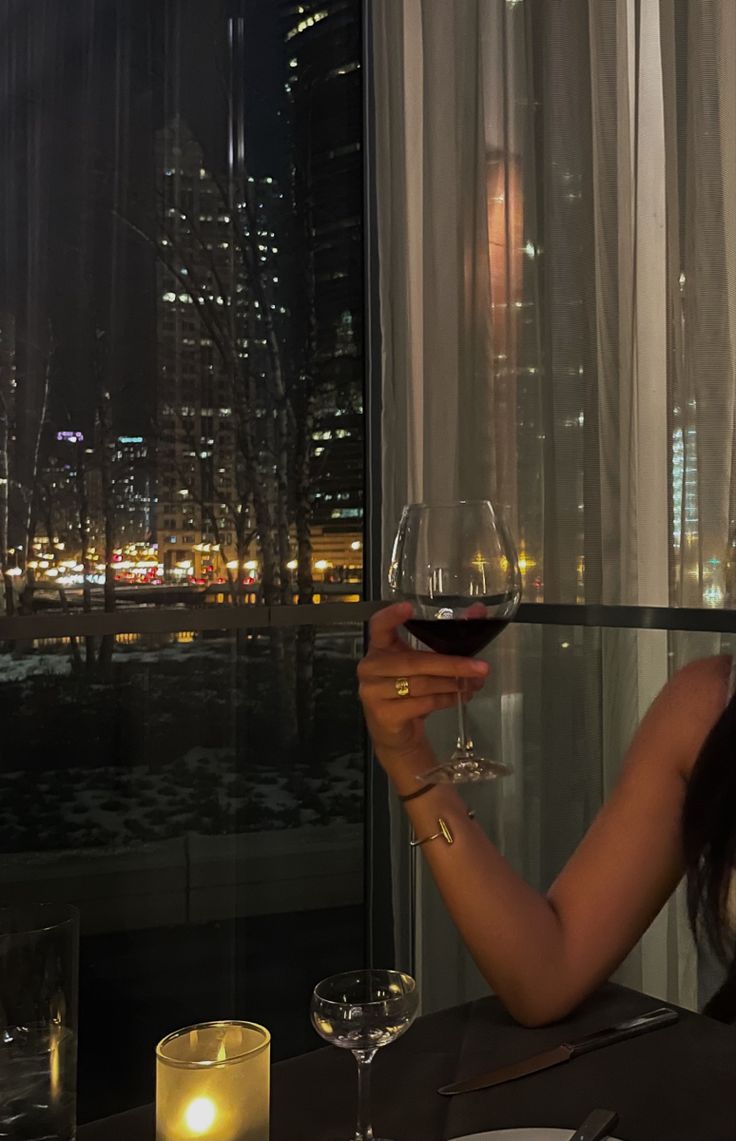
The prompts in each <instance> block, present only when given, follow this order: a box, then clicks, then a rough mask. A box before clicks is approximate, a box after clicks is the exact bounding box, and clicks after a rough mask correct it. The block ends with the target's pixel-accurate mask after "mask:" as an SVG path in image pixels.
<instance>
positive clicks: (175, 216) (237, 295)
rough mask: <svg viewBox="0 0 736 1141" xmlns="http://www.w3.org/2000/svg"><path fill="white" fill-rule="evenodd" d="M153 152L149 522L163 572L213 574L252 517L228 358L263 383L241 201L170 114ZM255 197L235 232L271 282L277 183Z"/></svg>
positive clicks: (258, 316)
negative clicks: (157, 210)
mask: <svg viewBox="0 0 736 1141" xmlns="http://www.w3.org/2000/svg"><path fill="white" fill-rule="evenodd" d="M157 154H158V167H159V173H160V180H161V190H162V193H161V196H160V198H161V203H162V207H161V216H160V233H159V241H160V243H161V250H162V256H161V258H160V259H159V262H158V270H157V288H158V294H157V342H158V370H157V372H158V393H157V420H158V425H157V429H158V436H157V443H156V463H155V467H156V487H157V496H156V498H157V502H156V508H155V528H154V529H155V533H156V537H157V543H158V547H159V558H160V561H161V563H162V564H163V566H164V570H165V573H167V574H169V575H178V576H183V575H185V574H187V573H192V572H194V573H197V574H199V573H211V574H212V575H215V574H216V575H218V576H220V577H221V576H222V572H223V569H224V566H223V565H224V564H225V563H227V562H231V561H232V560H234V559H236V558H237V556H238V550H237V548H238V535H241V536H242V534H243V533H244V531H245V530H246V529H247V515H248V488H247V486H245V484H244V481H243V478H242V457H241V455H240V452H239V447H238V423H239V422H241V420H242V416H243V415H244V414H245V413H244V412H243V402H244V400H245V396H244V393H243V391H242V389H241V388H240V387H239V384H240V379H239V370H238V369H237V368H236V367H235V362H234V357H236V356H237V358H238V359H239V360H240V361H242V362H243V371H244V372H250V371H251V370H252V372H253V374H254V375H255V376H256V377H259V378H265V376H266V371H265V370H266V367H267V364H266V340H265V335H264V331H263V318H262V313H261V312H260V302H259V300H258V299H257V297H255V296H254V294H253V290H252V287H251V285H250V283H249V279H248V276H247V274H246V273H245V270H244V266H243V254H242V249H241V247H240V244H239V241H238V238H237V235H236V233H235V230H234V226H233V218H232V212H233V210H236V209H239V204H238V203H237V202H234V201H232V198H231V189H232V188H231V187H230V186H229V184H228V179H227V177H226V176H224V175H223V176H217V175H216V174H215V173H214V172H210V171H209V170H207V169H206V168H205V164H204V155H203V152H202V148H201V147H200V145H199V143H198V142H197V141H196V140H195V139H194V137H193V136H192V134H191V132H190V131H189V129H188V128H187V126H186V125H185V124H184V123H183V121H182V120H181V119H178V118H177V119H175V120H174V121H173V122H172V123H171V124H170V125H169V126H168V127H167V128H166V129H165V130H163V131H162V132H160V134H159V138H158V151H157ZM252 194H253V203H254V210H255V215H254V217H255V222H254V225H255V227H256V229H257V232H256V233H255V234H254V235H250V234H249V232H248V222H247V220H242V227H241V229H240V230H239V233H242V234H244V235H245V236H246V238H247V239H248V240H251V239H254V240H255V244H256V246H257V257H258V265H259V270H260V272H261V273H264V274H265V273H270V274H271V278H272V279H273V281H275V282H276V283H277V282H278V273H277V263H276V256H277V254H278V246H277V245H275V242H276V231H275V227H274V225H273V223H272V222H271V221H270V220H269V219H270V218H271V216H272V213H273V209H274V208H275V205H276V204H277V203H278V202H279V189H278V186H277V185H276V183H275V182H274V181H273V179H271V178H267V179H263V180H261V181H260V182H258V183H257V184H253V187H252ZM213 315H214V316H213ZM223 316H224V317H225V320H223V319H222V317H223ZM230 358H233V359H230ZM228 359H230V363H229V364H228V363H226V362H227V361H228ZM247 414H249V415H251V414H252V415H258V411H257V409H250V410H249V412H248V413H247ZM239 416H240V417H241V420H239ZM241 554H242V551H241ZM208 567H210V568H211V571H208V570H207V568H208Z"/></svg>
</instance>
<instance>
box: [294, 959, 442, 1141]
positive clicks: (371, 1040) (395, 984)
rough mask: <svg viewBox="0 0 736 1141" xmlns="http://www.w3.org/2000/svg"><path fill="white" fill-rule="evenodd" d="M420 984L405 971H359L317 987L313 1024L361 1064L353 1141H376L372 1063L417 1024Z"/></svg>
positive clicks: (332, 977) (334, 978) (337, 976)
mask: <svg viewBox="0 0 736 1141" xmlns="http://www.w3.org/2000/svg"><path fill="white" fill-rule="evenodd" d="M418 1003H419V996H418V994H417V984H416V983H415V982H414V979H413V978H411V976H410V975H405V974H403V973H402V972H401V971H381V970H359V971H347V972H345V973H344V974H340V975H332V976H331V977H330V978H328V979H323V980H322V982H321V983H318V984H317V986H316V987H315V988H314V992H313V994H312V1004H311V1008H310V1013H311V1018H312V1025H313V1026H314V1028H315V1030H316V1031H317V1033H318V1034H320V1035H321V1036H322V1037H323V1038H324V1039H325V1040H326V1041H327V1042H331V1043H332V1045H333V1046H340V1047H342V1049H343V1050H352V1052H353V1055H354V1057H355V1060H356V1062H357V1063H358V1118H357V1124H356V1127H355V1138H354V1141H376V1139H375V1138H374V1137H373V1130H372V1128H371V1123H370V1064H371V1062H372V1061H373V1058H374V1056H375V1053H376V1050H378V1049H380V1047H381V1046H388V1044H389V1042H394V1041H395V1040H396V1039H397V1038H399V1037H400V1036H401V1035H402V1034H403V1033H404V1031H405V1030H408V1029H409V1027H410V1026H411V1024H412V1022H413V1021H414V1017H415V1015H416V1012H417V1006H418Z"/></svg>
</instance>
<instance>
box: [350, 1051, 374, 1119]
mask: <svg viewBox="0 0 736 1141" xmlns="http://www.w3.org/2000/svg"><path fill="white" fill-rule="evenodd" d="M375 1053H376V1051H375V1050H353V1054H354V1055H355V1060H356V1062H357V1063H358V1121H357V1124H356V1126H355V1141H373V1129H372V1127H371V1062H372V1061H373V1058H374V1056H375Z"/></svg>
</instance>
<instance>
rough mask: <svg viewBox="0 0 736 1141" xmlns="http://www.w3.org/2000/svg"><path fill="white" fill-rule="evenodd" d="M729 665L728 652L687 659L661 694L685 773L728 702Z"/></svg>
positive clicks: (730, 668) (729, 694)
mask: <svg viewBox="0 0 736 1141" xmlns="http://www.w3.org/2000/svg"><path fill="white" fill-rule="evenodd" d="M732 665H733V659H732V657H731V655H730V654H715V655H713V656H712V657H707V658H698V659H697V660H696V661H693V662H688V664H687V665H685V666H682V667H681V668H680V669H679V670H677V671H676V673H674V674H673V675H672V677H671V678H670V680H669V681H668V682H667V684H666V685H665V687H664V689H663V690H662V693H661V694H660V700H661V701H662V704H663V706H664V711H665V712H666V714H667V716H668V719H671V728H672V729H673V730H674V732H675V734H676V735H677V736H678V738H679V740H680V742H681V745H682V754H681V755H682V757H683V760H684V765H685V769H686V771H687V772H689V770H690V768H691V767H692V765H693V764H694V762H695V760H696V758H697V756H698V754H699V753H700V750H701V748H702V747H703V744H704V742H705V739H706V737H707V736H708V734H709V733H710V731H711V729H712V728H713V726H714V725H715V724H716V722H717V721H718V719H719V718H720V717H721V715H722V713H723V711H724V709H725V708H726V705H727V704H728V700H729V697H730V696H731V693H730V686H731V670H732Z"/></svg>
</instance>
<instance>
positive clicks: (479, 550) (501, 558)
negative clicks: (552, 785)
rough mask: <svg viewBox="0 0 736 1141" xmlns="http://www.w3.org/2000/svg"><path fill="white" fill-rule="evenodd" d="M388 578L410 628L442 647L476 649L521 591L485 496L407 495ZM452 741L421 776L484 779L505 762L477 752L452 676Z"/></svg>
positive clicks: (461, 651)
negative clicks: (439, 499)
mask: <svg viewBox="0 0 736 1141" xmlns="http://www.w3.org/2000/svg"><path fill="white" fill-rule="evenodd" d="M389 586H390V587H391V590H392V592H393V594H394V596H395V597H397V598H399V599H400V600H402V601H405V602H411V603H412V605H413V607H414V616H413V617H412V618H410V619H409V620H408V621H407V622H406V623H405V625H406V628H407V630H408V631H409V633H410V634H413V636H414V637H415V638H418V639H419V641H420V642H424V644H425V645H426V646H429V647H430V649H432V650H436V651H437V652H438V653H441V654H457V655H462V656H466V657H470V656H472V655H474V654H477V653H478V652H479V651H480V650H482V649H483V647H484V646H487V645H488V643H489V642H492V641H493V639H494V638H497V637H498V635H499V634H500V633H501V631H502V630H503V629H504V628H505V627H506V626H507V625H508V623H509V622H510V620H511V619H512V618H513V616H514V614H515V613H516V610H517V608H518V605H519V601H520V599H521V578H520V575H519V565H518V562H517V558H516V549H515V547H514V543H513V540H512V538H511V536H510V535H509V533H508V531H507V530H506V526H505V524H504V522H503V520H502V519H500V518H499V516H498V515H497V514H496V512H495V511H494V510H493V506H492V505H491V503H490V502H489V501H488V500H487V499H480V500H461V501H458V502H456V503H446V504H427V503H412V504H410V505H409V506H408V507H405V508H404V510H403V513H402V516H401V522H400V523H399V528H398V531H397V533H396V540H395V542H394V550H393V555H392V557H391V566H390V569H389ZM457 708H458V739H457V748H456V750H455V752H454V753H453V755H452V757H451V758H450V760H449V762H447V763H446V764H443V765H438V766H437V767H436V768H434V769H430V771H429V772H427V773H423V774H422V776H421V777H420V779H421V780H429V781H435V782H436V781H449V782H452V783H454V784H457V783H462V782H467V781H478V780H490V779H492V778H493V777H497V776H505V775H506V774H507V773H508V772H509V771H510V770H509V768H508V766H507V765H504V764H503V763H501V762H500V761H492V760H489V759H488V758H486V757H482V756H479V755H478V754H477V753H476V752H475V750H474V747H473V742H472V741H471V740H470V738H469V737H468V735H467V732H466V729H465V707H464V705H463V691H462V683H459V684H458V705H457Z"/></svg>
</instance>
